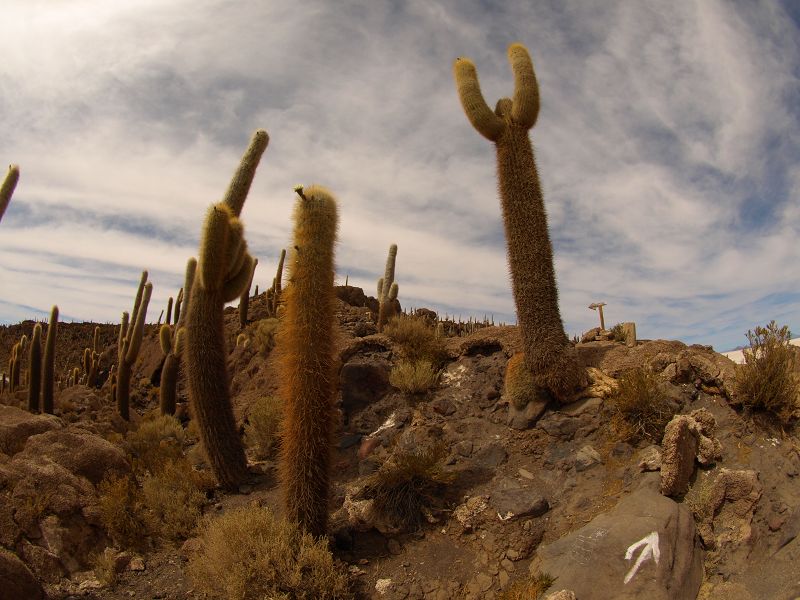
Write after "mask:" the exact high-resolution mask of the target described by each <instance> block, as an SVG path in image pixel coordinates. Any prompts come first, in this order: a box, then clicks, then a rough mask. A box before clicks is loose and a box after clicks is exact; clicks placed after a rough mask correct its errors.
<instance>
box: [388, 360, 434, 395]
mask: <svg viewBox="0 0 800 600" xmlns="http://www.w3.org/2000/svg"><path fill="white" fill-rule="evenodd" d="M438 381H439V371H438V370H437V369H435V368H434V366H433V365H432V364H431V363H430V361H427V360H415V361H413V362H410V361H407V360H400V361H399V362H398V363H397V364H396V365H394V366H393V367H392V370H391V372H390V373H389V383H391V384H392V385H393V386H394V387H396V388H397V389H399V390H400V391H403V392H406V393H409V394H422V393H424V392H427V391H428V390H429V389H431V388H432V387H434V386H435V385H436V384H437V383H438Z"/></svg>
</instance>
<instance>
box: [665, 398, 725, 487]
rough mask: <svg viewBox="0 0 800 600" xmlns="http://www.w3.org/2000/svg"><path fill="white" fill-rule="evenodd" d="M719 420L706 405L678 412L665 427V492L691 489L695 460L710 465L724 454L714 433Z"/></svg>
mask: <svg viewBox="0 0 800 600" xmlns="http://www.w3.org/2000/svg"><path fill="white" fill-rule="evenodd" d="M715 425H716V422H715V420H714V417H713V415H711V413H710V412H708V411H707V410H706V409H699V410H695V411H693V412H692V413H690V414H688V415H675V416H674V417H673V418H672V420H671V421H670V422H669V423H668V424H667V426H666V427H665V428H664V439H663V440H662V442H661V446H662V448H663V450H662V455H661V493H662V494H664V495H665V496H680V495H683V494H685V493H686V491H687V490H688V489H689V480H690V479H691V477H692V475H693V474H694V468H695V464H694V463H695V460H698V461H699V462H700V464H703V465H708V464H712V463H714V462H715V461H717V460H719V459H720V458H721V457H722V446H721V445H720V443H719V441H718V440H717V439H715V438H713V437H710V436H712V434H713V432H714V428H715Z"/></svg>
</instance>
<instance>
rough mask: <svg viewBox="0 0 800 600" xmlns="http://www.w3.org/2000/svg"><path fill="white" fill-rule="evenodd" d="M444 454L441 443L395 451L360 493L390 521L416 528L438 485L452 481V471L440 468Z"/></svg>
mask: <svg viewBox="0 0 800 600" xmlns="http://www.w3.org/2000/svg"><path fill="white" fill-rule="evenodd" d="M446 456H447V448H446V447H445V445H444V444H436V445H433V446H431V447H429V448H427V449H424V450H421V451H419V452H408V453H405V452H403V453H400V454H395V455H393V456H392V457H391V458H390V459H389V460H388V461H387V462H386V463H385V464H384V465H382V466H381V467H380V468H379V469H378V470H377V471H376V472H375V473H373V474H372V475H371V476H370V477H369V479H367V482H366V484H365V486H364V489H363V491H362V493H361V495H362V496H363V497H364V498H371V499H373V500H374V504H373V506H374V508H375V510H377V511H378V513H379V514H380V515H382V516H383V517H384V518H386V519H388V520H389V521H390V522H392V523H395V524H397V525H399V526H401V527H403V528H405V529H414V530H417V529H419V528H420V527H422V524H423V523H424V522H425V516H424V513H423V510H425V509H427V508H428V507H430V506H432V505H433V503H434V501H435V499H436V497H437V495H438V494H437V492H439V488H440V487H441V485H443V484H446V483H450V482H452V481H453V478H454V474H453V473H448V472H445V471H444V469H443V465H444V458H445V457H446Z"/></svg>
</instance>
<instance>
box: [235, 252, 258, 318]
mask: <svg viewBox="0 0 800 600" xmlns="http://www.w3.org/2000/svg"><path fill="white" fill-rule="evenodd" d="M257 266H258V259H257V258H254V259H253V270H252V272H251V273H250V279H249V280H248V281H247V287H246V288H245V290H244V291H243V292H242V295H241V297H240V298H239V329H242V330H243V329H244V328H245V327H247V311H248V309H249V308H250V286H251V285H253V277H255V274H256V267H257Z"/></svg>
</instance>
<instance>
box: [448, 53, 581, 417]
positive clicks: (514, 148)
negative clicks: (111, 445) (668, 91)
mask: <svg viewBox="0 0 800 600" xmlns="http://www.w3.org/2000/svg"><path fill="white" fill-rule="evenodd" d="M508 58H509V61H510V63H511V68H512V71H513V72H514V82H515V84H514V97H513V99H509V98H503V99H501V100H500V101H498V103H497V107H496V108H495V110H494V111H492V110H491V109H490V108H489V107H488V106H487V105H486V101H485V100H484V99H483V95H482V94H481V89H480V85H479V84H478V75H477V73H476V71H475V65H474V64H473V63H472V61H470V60H469V59H466V58H459V59H457V60H456V62H455V64H454V66H453V71H454V74H455V79H456V87H457V89H458V95H459V98H460V100H461V104H462V106H463V108H464V112H465V113H466V115H467V118H468V119H469V121H470V122H471V123H472V125H473V127H474V128H475V129H476V130H477V131H478V133H480V134H481V135H482V136H484V137H485V138H487V139H488V140H490V141H492V142H494V144H495V146H496V150H497V174H498V179H499V183H500V199H501V204H502V209H503V217H504V221H505V229H506V242H507V245H508V262H509V267H510V270H511V280H512V284H513V290H514V301H515V303H516V306H517V319H518V321H519V328H520V333H521V336H522V341H523V347H524V352H525V358H524V360H525V365H526V367H527V368H528V370H529V371H530V372H531V374H532V375H533V378H534V381H535V383H536V385H537V386H538V387H540V388H543V389H544V390H546V391H547V392H549V393H550V395H551V396H552V397H553V398H555V399H556V400H558V401H562V402H563V401H566V400H568V399H569V398H570V397H571V396H572V395H573V393H574V392H575V391H576V390H577V389H578V388H579V387H580V386H581V384H582V383H583V371H582V370H581V369H580V368H579V365H578V362H577V354H576V352H575V349H574V348H573V347H572V346H571V345H570V343H569V339H568V338H567V335H566V333H565V332H564V325H563V323H562V321H561V315H560V313H559V309H558V288H557V286H556V277H555V269H554V267H553V249H552V245H551V243H550V235H549V232H548V229H547V215H546V213H545V206H544V199H543V196H542V190H541V186H540V184H539V176H538V173H537V171H536V163H535V161H534V156H533V147H532V146H531V142H530V139H529V137H528V130H529V129H531V128H532V127H533V126H534V124H535V123H536V118H537V116H538V114H539V87H538V84H537V82H536V75H535V73H534V70H533V63H532V62H531V59H530V56H529V55H528V51H527V50H526V49H525V47H524V46H522V45H521V44H512V45H511V46H509V48H508Z"/></svg>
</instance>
